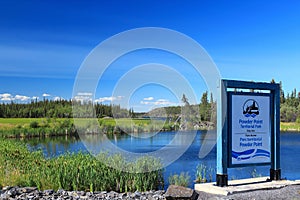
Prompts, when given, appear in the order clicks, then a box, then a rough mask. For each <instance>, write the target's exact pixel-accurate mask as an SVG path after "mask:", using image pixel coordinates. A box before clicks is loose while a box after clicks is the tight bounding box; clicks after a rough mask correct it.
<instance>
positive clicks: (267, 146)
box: [217, 80, 281, 187]
mask: <svg viewBox="0 0 300 200" xmlns="http://www.w3.org/2000/svg"><path fill="white" fill-rule="evenodd" d="M229 88H231V89H234V90H235V91H232V90H231V91H228V89H229ZM236 89H250V90H251V92H236ZM255 90H256V91H259V92H254V91H255ZM279 93H280V86H279V84H276V83H254V82H245V81H233V80H221V83H220V93H219V94H220V96H219V99H218V102H219V104H218V106H219V107H218V141H217V186H221V187H223V186H227V185H228V175H227V168H234V167H245V166H253V165H254V166H259V165H270V166H271V168H270V179H271V180H280V179H281V169H280V152H279V151H280V95H279Z"/></svg>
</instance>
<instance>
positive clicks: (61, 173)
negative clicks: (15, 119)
mask: <svg viewBox="0 0 300 200" xmlns="http://www.w3.org/2000/svg"><path fill="white" fill-rule="evenodd" d="M98 157H99V159H96V158H95V157H93V156H91V155H89V154H83V153H78V154H65V155H62V156H59V157H55V158H51V159H46V158H44V156H43V155H42V153H41V152H30V151H29V150H28V149H27V147H26V146H25V144H23V143H21V142H15V141H11V140H0V184H1V186H6V185H18V186H36V187H38V189H40V190H44V189H49V188H52V189H55V190H57V189H59V188H63V189H65V190H84V191H104V190H106V191H110V190H114V191H118V192H126V191H136V190H139V191H146V190H155V189H159V188H162V187H163V171H162V170H156V171H150V170H151V169H157V168H158V167H161V163H160V162H159V161H158V160H157V159H154V158H151V157H143V158H140V159H138V160H136V161H131V162H128V161H126V160H124V158H123V157H122V156H120V155H115V156H107V155H106V154H99V155H98ZM100 161H105V162H106V163H110V165H109V166H118V167H120V168H122V169H124V170H127V171H128V172H122V171H119V170H117V169H115V168H111V167H109V166H108V165H106V164H104V163H103V162H100ZM145 170H148V171H150V172H143V171H145ZM138 172H140V173H138Z"/></svg>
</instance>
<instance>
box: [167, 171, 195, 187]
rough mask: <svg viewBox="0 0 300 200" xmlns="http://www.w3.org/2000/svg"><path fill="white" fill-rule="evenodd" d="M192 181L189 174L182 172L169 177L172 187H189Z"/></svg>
mask: <svg viewBox="0 0 300 200" xmlns="http://www.w3.org/2000/svg"><path fill="white" fill-rule="evenodd" d="M190 181H191V177H190V175H189V173H188V172H181V173H180V174H174V175H170V176H169V184H170V185H178V186H183V187H187V186H188V185H189V183H190Z"/></svg>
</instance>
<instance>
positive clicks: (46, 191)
mask: <svg viewBox="0 0 300 200" xmlns="http://www.w3.org/2000/svg"><path fill="white" fill-rule="evenodd" d="M43 193H44V194H45V195H47V196H48V195H52V194H53V193H54V190H44V192H43Z"/></svg>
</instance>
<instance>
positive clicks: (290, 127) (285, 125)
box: [280, 122, 300, 132]
mask: <svg viewBox="0 0 300 200" xmlns="http://www.w3.org/2000/svg"><path fill="white" fill-rule="evenodd" d="M280 130H281V131H282V132H288V131H289V132H300V123H297V122H281V123H280Z"/></svg>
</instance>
